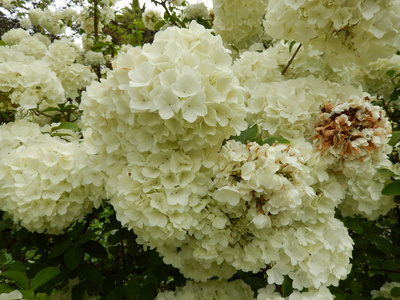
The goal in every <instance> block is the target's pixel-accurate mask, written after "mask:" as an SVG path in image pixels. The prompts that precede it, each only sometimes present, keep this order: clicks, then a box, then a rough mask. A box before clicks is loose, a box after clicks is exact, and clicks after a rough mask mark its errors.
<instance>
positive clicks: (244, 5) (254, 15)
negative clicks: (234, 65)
mask: <svg viewBox="0 0 400 300" xmlns="http://www.w3.org/2000/svg"><path fill="white" fill-rule="evenodd" d="M267 4H268V0H261V1H260V0H252V1H249V0H248V1H246V2H243V1H241V0H214V1H213V11H214V22H213V29H214V31H215V32H216V33H217V34H219V35H221V37H222V39H223V41H224V42H225V43H226V44H228V45H229V44H231V45H234V46H235V47H236V48H238V49H247V48H248V47H249V46H251V45H252V44H254V43H256V42H261V39H262V37H263V34H264V31H263V26H262V22H263V16H264V14H265V9H266V7H267Z"/></svg>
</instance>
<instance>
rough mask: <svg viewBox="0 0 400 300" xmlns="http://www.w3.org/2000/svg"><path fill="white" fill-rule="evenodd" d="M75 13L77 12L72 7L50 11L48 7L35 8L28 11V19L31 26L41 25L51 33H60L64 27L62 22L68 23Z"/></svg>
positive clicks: (63, 30)
mask: <svg viewBox="0 0 400 300" xmlns="http://www.w3.org/2000/svg"><path fill="white" fill-rule="evenodd" d="M76 15H77V13H76V11H75V10H73V9H65V10H60V11H51V10H49V9H45V10H42V9H40V8H35V9H32V10H30V11H29V20H30V21H31V24H32V25H33V26H40V27H43V28H44V29H46V30H47V31H48V32H50V33H51V34H61V33H64V32H65V29H66V26H65V25H64V22H65V23H68V21H70V20H72V19H73V18H74V17H75V16H76ZM63 21H64V22H63Z"/></svg>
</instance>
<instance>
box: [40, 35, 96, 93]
mask: <svg viewBox="0 0 400 300" xmlns="http://www.w3.org/2000/svg"><path fill="white" fill-rule="evenodd" d="M44 54H45V56H44V57H43V60H45V61H46V62H47V63H48V64H49V66H50V67H51V69H52V71H53V72H55V73H56V75H57V78H58V79H59V80H60V82H61V84H62V86H63V88H64V97H65V98H66V99H68V98H69V99H76V98H77V97H79V95H80V91H81V90H82V89H84V88H85V87H86V86H87V85H89V84H90V83H91V82H92V81H93V80H95V79H96V78H97V77H96V75H95V74H94V73H93V72H91V71H90V68H89V67H87V66H85V65H83V64H81V63H77V61H79V60H81V58H82V56H81V54H80V49H79V48H77V47H76V44H74V43H73V42H72V41H71V40H69V39H67V38H61V39H60V40H56V41H54V42H53V43H52V44H51V45H49V46H48V49H47V51H46V52H45V53H44Z"/></svg>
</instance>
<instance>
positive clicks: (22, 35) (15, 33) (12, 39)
mask: <svg viewBox="0 0 400 300" xmlns="http://www.w3.org/2000/svg"><path fill="white" fill-rule="evenodd" d="M29 37H30V35H29V33H28V31H26V30H24V29H22V28H15V29H11V30H9V31H7V32H6V33H4V34H3V35H2V37H1V39H2V40H3V42H4V43H6V44H7V45H10V46H12V45H16V44H18V43H19V42H21V41H22V40H24V39H26V38H29Z"/></svg>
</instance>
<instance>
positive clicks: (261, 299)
mask: <svg viewBox="0 0 400 300" xmlns="http://www.w3.org/2000/svg"><path fill="white" fill-rule="evenodd" d="M257 300H333V295H332V294H331V292H330V291H329V289H328V288H327V287H324V286H322V287H321V288H319V289H318V290H315V289H308V291H306V292H299V291H296V290H295V291H293V293H292V294H290V295H289V296H287V297H282V296H281V294H280V293H279V292H277V291H276V286H275V285H273V284H269V285H267V287H265V288H262V289H259V290H258V295H257Z"/></svg>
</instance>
